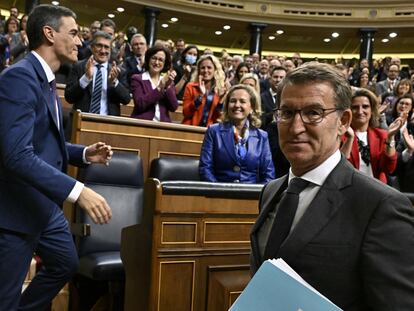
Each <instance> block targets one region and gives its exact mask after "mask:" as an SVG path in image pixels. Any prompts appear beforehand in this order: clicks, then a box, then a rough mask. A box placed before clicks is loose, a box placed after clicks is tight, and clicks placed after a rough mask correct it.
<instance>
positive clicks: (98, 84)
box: [89, 64, 102, 114]
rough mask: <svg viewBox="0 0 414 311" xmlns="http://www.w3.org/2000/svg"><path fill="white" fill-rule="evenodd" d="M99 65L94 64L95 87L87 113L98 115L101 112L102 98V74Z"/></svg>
mask: <svg viewBox="0 0 414 311" xmlns="http://www.w3.org/2000/svg"><path fill="white" fill-rule="evenodd" d="M101 67H102V65H101V64H96V68H97V70H96V75H95V85H94V87H93V92H92V101H91V107H90V109H89V111H90V112H91V113H97V114H99V113H100V112H101V96H102V72H101Z"/></svg>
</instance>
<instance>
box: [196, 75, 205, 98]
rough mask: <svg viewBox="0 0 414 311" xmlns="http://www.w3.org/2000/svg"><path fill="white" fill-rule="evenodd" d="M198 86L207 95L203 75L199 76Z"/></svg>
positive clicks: (202, 93)
mask: <svg viewBox="0 0 414 311" xmlns="http://www.w3.org/2000/svg"><path fill="white" fill-rule="evenodd" d="M198 88H199V89H200V92H201V95H203V96H204V95H205V94H206V92H207V89H206V84H205V82H204V80H203V76H198Z"/></svg>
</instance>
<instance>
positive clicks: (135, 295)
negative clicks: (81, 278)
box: [121, 179, 258, 311]
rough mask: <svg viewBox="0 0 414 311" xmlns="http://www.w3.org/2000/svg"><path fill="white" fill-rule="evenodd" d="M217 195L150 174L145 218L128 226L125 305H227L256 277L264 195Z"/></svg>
mask: <svg viewBox="0 0 414 311" xmlns="http://www.w3.org/2000/svg"><path fill="white" fill-rule="evenodd" d="M213 199H217V198H207V197H203V196H194V197H193V196H178V195H163V194H162V186H161V184H160V183H159V181H158V180H156V179H149V180H148V181H147V183H146V186H145V209H144V210H145V211H144V216H143V221H142V224H140V225H136V226H132V227H128V228H125V229H124V230H123V233H122V244H121V258H122V261H123V263H124V267H125V271H126V289H125V310H126V311H129V310H131V311H132V310H134V311H136V310H146V311H147V310H149V311H169V310H188V311H198V310H208V311H216V310H228V308H229V307H230V306H231V304H232V302H234V300H235V299H236V298H237V296H238V295H239V293H240V292H241V291H242V290H243V288H244V287H245V286H246V284H247V283H248V281H249V280H250V270H249V255H250V240H249V234H250V229H251V226H252V225H253V223H254V221H255V219H256V217H257V212H258V210H257V204H258V200H237V199H217V200H216V201H215V202H214V203H212V202H213ZM241 201H243V204H241Z"/></svg>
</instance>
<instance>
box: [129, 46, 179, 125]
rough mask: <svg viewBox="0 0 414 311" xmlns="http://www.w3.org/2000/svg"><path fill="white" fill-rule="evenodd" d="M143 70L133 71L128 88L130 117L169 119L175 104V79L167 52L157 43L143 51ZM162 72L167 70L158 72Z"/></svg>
mask: <svg viewBox="0 0 414 311" xmlns="http://www.w3.org/2000/svg"><path fill="white" fill-rule="evenodd" d="M144 69H145V72H144V73H142V74H139V75H133V76H132V79H131V92H132V97H133V99H134V111H133V112H132V115H131V117H133V118H137V119H145V120H153V121H162V122H171V119H170V115H169V113H168V112H169V111H171V112H174V111H175V110H176V109H177V107H178V101H177V97H176V95H175V88H174V79H175V76H176V73H175V71H174V70H172V69H171V55H170V52H169V51H168V50H167V49H165V48H164V47H163V46H160V45H156V46H154V47H152V48H150V49H148V50H147V51H146V53H145V63H144ZM161 73H166V74H165V75H164V76H161Z"/></svg>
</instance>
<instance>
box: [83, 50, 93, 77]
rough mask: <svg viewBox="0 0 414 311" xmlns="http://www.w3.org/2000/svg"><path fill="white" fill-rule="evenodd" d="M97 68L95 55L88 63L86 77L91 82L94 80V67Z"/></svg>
mask: <svg viewBox="0 0 414 311" xmlns="http://www.w3.org/2000/svg"><path fill="white" fill-rule="evenodd" d="M94 66H95V61H94V60H93V55H92V56H91V57H89V59H88V61H87V62H86V67H85V75H86V77H87V78H88V79H89V80H92V79H93V67H94Z"/></svg>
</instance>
